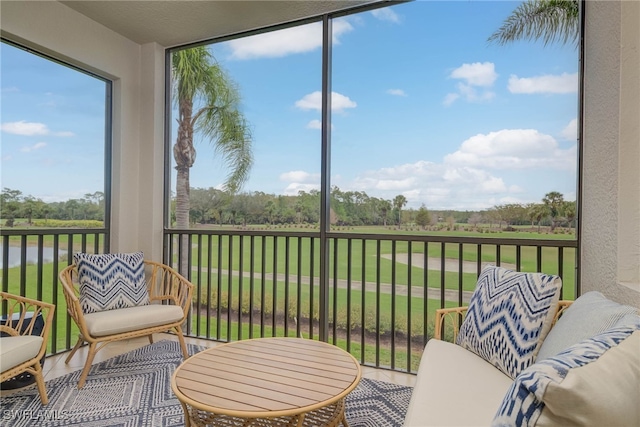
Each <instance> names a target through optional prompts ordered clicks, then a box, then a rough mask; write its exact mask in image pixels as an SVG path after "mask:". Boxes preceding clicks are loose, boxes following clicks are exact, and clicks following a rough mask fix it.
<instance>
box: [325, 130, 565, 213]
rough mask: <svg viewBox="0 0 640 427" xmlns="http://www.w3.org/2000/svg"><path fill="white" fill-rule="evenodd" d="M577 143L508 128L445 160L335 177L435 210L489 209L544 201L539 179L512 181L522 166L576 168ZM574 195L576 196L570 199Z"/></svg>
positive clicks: (547, 170) (344, 186) (555, 170)
mask: <svg viewBox="0 0 640 427" xmlns="http://www.w3.org/2000/svg"><path fill="white" fill-rule="evenodd" d="M575 162H576V147H575V145H574V146H572V147H571V148H569V149H566V150H564V149H560V148H559V147H558V143H557V142H556V140H555V139H554V138H553V137H551V136H549V135H545V134H542V133H540V132H538V131H536V130H532V129H504V130H501V131H498V132H491V133H489V134H486V135H483V134H479V135H475V136H473V137H471V138H468V139H467V140H465V141H464V142H463V143H462V144H461V145H460V147H459V148H458V150H456V151H455V152H454V153H451V154H449V155H447V156H445V157H444V159H443V161H442V162H431V161H426V160H418V161H416V162H413V163H406V164H401V165H396V166H394V167H387V168H380V169H376V170H368V171H365V172H362V173H360V174H358V175H357V176H356V177H355V178H353V179H352V180H350V181H346V180H344V179H342V178H341V179H337V178H336V177H332V183H333V184H334V185H337V186H338V187H340V189H341V190H343V191H349V190H358V191H365V192H366V193H367V194H369V195H370V196H374V197H380V198H384V199H387V200H392V199H393V198H394V197H395V196H397V195H398V194H402V195H404V196H405V197H406V198H407V201H408V204H407V207H411V208H416V209H417V208H419V207H420V205H421V204H422V203H425V204H426V206H427V208H429V209H486V208H489V207H492V206H494V205H496V204H504V203H528V202H531V201H534V200H535V201H539V198H541V197H542V196H541V195H538V194H535V191H536V190H535V187H536V185H535V184H536V183H528V182H524V183H521V182H519V181H518V182H510V181H511V180H514V179H518V177H519V176H522V175H521V174H520V173H518V172H513V171H512V170H516V169H533V170H535V171H536V173H539V174H542V175H541V176H547V175H550V174H566V173H571V172H573V171H575ZM567 200H570V198H567Z"/></svg>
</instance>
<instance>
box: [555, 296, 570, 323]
mask: <svg viewBox="0 0 640 427" xmlns="http://www.w3.org/2000/svg"><path fill="white" fill-rule="evenodd" d="M572 303H573V301H570V300H560V301H558V309H557V310H556V315H555V316H553V323H551V327H553V326H554V325H555V324H556V322H557V321H558V319H559V318H560V316H562V313H564V311H565V310H566V309H567V308H568V307H569V306H570V305H571V304H572Z"/></svg>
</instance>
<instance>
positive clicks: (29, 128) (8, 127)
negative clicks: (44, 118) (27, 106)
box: [0, 120, 75, 137]
mask: <svg viewBox="0 0 640 427" xmlns="http://www.w3.org/2000/svg"><path fill="white" fill-rule="evenodd" d="M0 129H1V130H2V131H3V132H6V133H10V134H13V135H24V136H40V135H54V136H62V137H69V136H74V135H75V134H74V133H73V132H69V131H63V132H51V130H49V128H48V127H47V125H45V124H44V123H37V122H27V121H25V120H21V121H19V122H6V123H2V124H1V125H0Z"/></svg>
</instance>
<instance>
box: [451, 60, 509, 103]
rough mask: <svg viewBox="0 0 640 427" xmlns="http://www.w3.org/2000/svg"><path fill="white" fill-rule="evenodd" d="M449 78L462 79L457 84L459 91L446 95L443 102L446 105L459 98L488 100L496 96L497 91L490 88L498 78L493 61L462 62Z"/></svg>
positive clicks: (476, 100) (478, 100) (474, 100)
mask: <svg viewBox="0 0 640 427" xmlns="http://www.w3.org/2000/svg"><path fill="white" fill-rule="evenodd" d="M449 78H452V79H458V80H462V81H461V82H458V84H457V85H456V88H457V89H458V92H454V93H448V94H447V96H445V98H444V100H443V101H442V104H443V105H444V106H446V107H448V106H450V105H451V104H453V103H454V102H455V101H456V100H458V99H459V98H463V99H465V100H466V101H467V102H486V101H490V100H491V99H493V98H494V97H495V93H493V92H492V91H490V90H489V89H488V88H489V87H491V86H492V85H493V83H494V82H495V81H496V79H497V78H498V74H497V73H496V71H495V66H494V64H493V63H492V62H482V63H480V62H474V63H473V64H462V65H461V66H460V67H458V68H456V69H455V70H453V71H452V72H451V74H449Z"/></svg>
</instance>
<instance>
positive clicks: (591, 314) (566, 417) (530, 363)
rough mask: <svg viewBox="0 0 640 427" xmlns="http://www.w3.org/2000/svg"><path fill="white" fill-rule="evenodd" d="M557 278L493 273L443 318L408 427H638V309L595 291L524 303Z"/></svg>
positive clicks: (421, 368) (541, 297) (485, 274)
mask: <svg viewBox="0 0 640 427" xmlns="http://www.w3.org/2000/svg"><path fill="white" fill-rule="evenodd" d="M558 280H559V278H557V280H554V279H553V278H552V279H549V276H546V277H545V275H539V274H536V273H516V272H509V271H508V270H505V269H501V268H499V267H493V266H490V267H488V268H486V269H485V270H483V271H482V273H481V275H480V277H479V279H478V285H477V288H476V291H475V292H474V294H473V296H472V298H471V301H470V303H469V306H468V307H459V308H454V309H443V310H439V311H438V314H437V321H436V339H431V340H429V342H428V343H427V345H426V347H425V349H424V352H423V355H422V359H421V361H420V365H419V368H418V373H417V381H416V385H415V387H414V390H413V393H412V396H411V401H410V404H409V408H408V411H407V414H406V417H405V422H404V425H405V427H418V426H420V427H422V426H488V425H494V426H521V425H528V426H536V425H537V426H544V425H549V426H551V425H556V426H557V425H562V426H567V425H585V426H587V425H590V426H596V425H601V426H604V425H607V426H640V316H639V315H638V309H637V308H635V307H630V306H625V305H621V304H617V303H615V302H613V301H610V300H608V299H606V298H605V297H604V296H603V295H602V294H600V293H599V292H588V293H586V294H584V295H582V296H581V297H579V298H578V299H576V301H575V302H573V303H570V302H566V301H559V300H558V297H557V295H558V294H559V292H558V293H556V294H553V295H552V293H549V292H548V294H547V295H546V297H545V295H544V291H543V292H541V293H540V292H539V293H538V295H537V297H532V296H531V295H528V296H525V297H522V295H523V294H526V292H527V291H523V289H524V288H532V287H533V288H535V287H536V286H537V287H538V288H542V289H544V288H545V286H546V287H547V290H549V289H551V288H554V287H557V286H558V285H559V283H558ZM545 281H546V284H545V283H543V282H545ZM505 283H506V284H505ZM534 285H535V286H534ZM558 289H559V288H558ZM551 290H553V289H551ZM538 291H539V290H538ZM534 293H535V292H534ZM521 298H522V299H524V300H525V301H522V300H521ZM527 299H529V300H531V299H533V300H536V301H535V302H534V303H533V304H532V303H531V301H526V300H527ZM543 301H544V302H543ZM536 304H537V305H536ZM522 305H525V306H528V308H529V309H531V310H530V311H531V312H533V313H534V314H533V315H531V313H529V314H526V313H525V312H527V307H524V308H523V307H522ZM545 306H546V307H547V309H546V310H544V307H545ZM561 312H562V315H561V316H559V315H560V313H561ZM536 313H537V314H540V316H538V317H536V316H535V314H536ZM527 319H528V320H532V319H533V322H528V320H527ZM556 320H557V321H556ZM536 328H537V330H536ZM458 330H459V332H458ZM443 332H444V338H448V339H450V340H452V341H453V342H447V341H445V340H443V339H441V338H443ZM517 335H521V336H520V337H519V338H518V337H515V338H514V336H517ZM522 336H524V338H522ZM518 340H520V341H518ZM523 341H526V342H525V343H524V344H523ZM505 342H507V343H511V344H513V343H514V342H516V343H518V344H516V345H515V346H516V347H518V345H520V347H521V348H519V349H516V350H515V353H516V354H515V356H514V355H513V354H511V355H509V353H510V352H511V353H513V352H514V350H513V349H510V348H508V347H509V345H504V343H505ZM523 349H524V351H520V350H523ZM521 356H522V357H521Z"/></svg>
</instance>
